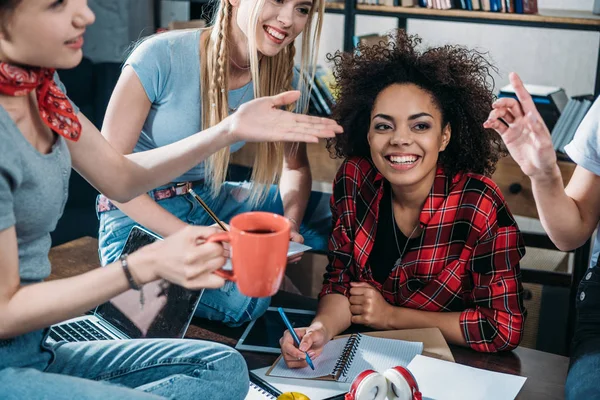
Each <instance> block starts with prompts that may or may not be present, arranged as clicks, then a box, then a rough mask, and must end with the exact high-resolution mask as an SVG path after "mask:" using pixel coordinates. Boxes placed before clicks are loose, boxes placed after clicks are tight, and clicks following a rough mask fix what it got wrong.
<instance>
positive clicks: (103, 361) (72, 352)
mask: <svg viewBox="0 0 600 400" xmlns="http://www.w3.org/2000/svg"><path fill="white" fill-rule="evenodd" d="M41 338H43V334H42V333H41V331H37V332H33V333H30V334H27V335H23V336H21V337H18V338H16V339H12V340H10V341H8V344H7V343H4V345H2V342H0V360H2V361H0V388H1V389H0V393H1V394H0V397H2V399H6V400H13V399H14V400H21V399H52V400H54V399H57V400H60V399H92V400H93V399H98V400H100V399H110V400H125V399H133V400H136V399H140V400H141V399H160V398H169V399H194V400H200V399H244V398H245V396H246V393H247V391H248V370H247V367H246V363H245V361H244V359H243V358H242V356H241V355H240V354H239V353H238V352H236V351H235V350H233V349H232V348H230V347H227V346H225V345H221V344H217V343H210V342H204V341H196V340H182V339H170V340H160V339H159V340H144V339H141V340H105V341H92V342H80V343H66V342H61V343H57V344H55V345H54V346H51V347H45V346H44V345H42V341H41Z"/></svg>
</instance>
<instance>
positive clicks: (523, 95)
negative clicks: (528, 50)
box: [508, 72, 537, 114]
mask: <svg viewBox="0 0 600 400" xmlns="http://www.w3.org/2000/svg"><path fill="white" fill-rule="evenodd" d="M508 79H509V80H510V83H511V85H512V87H513V89H514V90H515V94H516V95H517V98H518V99H519V102H520V103H521V108H523V113H524V114H527V113H529V112H532V113H534V112H535V113H537V109H536V108H535V104H533V100H532V99H531V95H529V92H528V91H527V89H525V86H524V85H523V81H521V78H520V77H519V75H517V74H516V73H514V72H511V73H510V74H509V75H508Z"/></svg>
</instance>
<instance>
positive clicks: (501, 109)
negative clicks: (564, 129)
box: [483, 72, 557, 179]
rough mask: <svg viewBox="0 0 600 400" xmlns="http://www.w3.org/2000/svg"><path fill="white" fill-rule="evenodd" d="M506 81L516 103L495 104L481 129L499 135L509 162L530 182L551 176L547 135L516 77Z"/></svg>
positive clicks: (552, 165)
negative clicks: (517, 166)
mask: <svg viewBox="0 0 600 400" xmlns="http://www.w3.org/2000/svg"><path fill="white" fill-rule="evenodd" d="M509 78H510V83H511V84H512V86H513V88H514V89H515V94H516V95H517V98H518V99H519V100H518V101H517V100H516V99H512V98H501V99H499V100H497V101H496V102H495V103H494V104H493V105H492V107H493V110H492V111H491V112H490V116H489V117H488V120H487V121H485V122H484V124H483V126H484V127H485V128H491V129H494V130H496V132H498V133H499V134H500V136H501V137H502V140H503V141H504V143H505V144H506V147H507V149H508V151H509V153H510V155H511V156H512V158H513V159H514V160H515V161H516V162H517V164H519V166H520V167H521V169H522V170H523V172H524V173H525V174H526V175H527V176H529V177H530V178H531V179H536V178H542V179H543V178H545V177H548V176H551V175H552V174H553V172H554V171H555V168H557V166H556V153H555V152H554V147H553V146H552V139H551V138H550V132H549V131H548V128H547V127H546V125H545V124H544V121H543V120H542V117H541V115H540V113H539V112H538V110H537V109H536V107H535V104H534V103H533V100H532V99H531V96H530V95H529V93H528V92H527V90H526V89H525V87H524V86H523V82H522V81H521V79H520V78H519V75H517V74H516V73H514V72H512V73H511V74H510V75H509Z"/></svg>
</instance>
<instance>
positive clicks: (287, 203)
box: [279, 166, 312, 231]
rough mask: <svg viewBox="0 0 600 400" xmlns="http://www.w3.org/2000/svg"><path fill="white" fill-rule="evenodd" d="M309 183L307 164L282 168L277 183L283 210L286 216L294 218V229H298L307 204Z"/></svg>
mask: <svg viewBox="0 0 600 400" xmlns="http://www.w3.org/2000/svg"><path fill="white" fill-rule="evenodd" d="M311 185H312V178H311V174H310V167H309V166H306V167H302V168H299V169H286V168H284V169H283V172H282V174H281V183H280V185H279V192H280V193H281V200H282V202H283V212H284V215H285V216H286V217H287V218H291V219H294V220H295V221H296V222H297V224H298V226H296V227H295V229H298V231H299V230H300V224H301V223H302V218H304V213H305V212H306V206H307V205H308V199H309V197H310V192H311Z"/></svg>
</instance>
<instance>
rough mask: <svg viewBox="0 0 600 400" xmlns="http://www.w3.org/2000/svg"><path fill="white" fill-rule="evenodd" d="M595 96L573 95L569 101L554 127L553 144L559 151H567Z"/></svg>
mask: <svg viewBox="0 0 600 400" xmlns="http://www.w3.org/2000/svg"><path fill="white" fill-rule="evenodd" d="M593 99H594V97H593V96H591V95H586V96H577V97H573V98H571V99H570V100H569V102H568V103H567V106H566V107H565V109H564V112H563V113H562V114H561V116H560V118H559V119H558V122H557V123H556V125H555V126H554V128H553V129H552V145H553V147H554V150H556V151H557V152H559V153H564V152H565V146H566V145H568V144H569V143H570V142H571V140H573V137H574V136H575V132H577V128H578V127H579V124H581V121H583V118H584V117H585V115H586V114H587V112H588V111H589V109H590V107H591V106H592V103H593Z"/></svg>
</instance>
